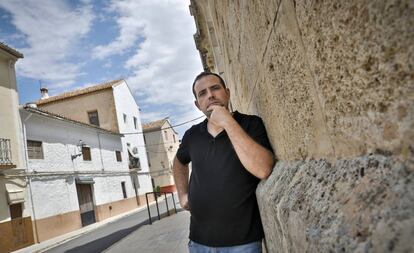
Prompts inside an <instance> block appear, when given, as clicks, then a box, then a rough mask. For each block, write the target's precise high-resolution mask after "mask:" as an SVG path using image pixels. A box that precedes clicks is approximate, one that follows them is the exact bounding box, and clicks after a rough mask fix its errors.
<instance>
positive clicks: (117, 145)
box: [20, 109, 135, 219]
mask: <svg viewBox="0 0 414 253" xmlns="http://www.w3.org/2000/svg"><path fill="white" fill-rule="evenodd" d="M20 113H21V117H22V118H26V117H27V116H28V115H29V114H30V113H29V112H27V111H25V110H24V109H21V111H20ZM24 127H25V129H26V139H27V140H37V141H42V144H43V153H44V159H28V165H29V166H28V170H29V172H37V174H38V175H40V174H42V173H45V172H54V173H66V174H65V175H55V176H47V177H46V176H35V177H32V180H31V190H32V191H31V193H32V198H33V206H34V209H35V210H34V213H35V218H36V219H42V218H46V217H50V216H55V215H58V214H62V213H66V212H70V211H76V210H79V204H78V198H77V192H76V182H75V176H74V173H75V172H87V171H88V172H91V173H90V174H87V175H85V176H92V177H93V178H94V181H95V183H94V184H93V187H92V188H93V193H94V201H95V203H94V204H95V205H102V204H105V203H110V202H114V201H118V200H122V199H123V194H122V188H121V182H122V181H125V186H126V191H127V196H128V198H130V197H133V196H135V191H134V189H133V186H132V183H131V178H130V176H129V168H128V160H127V154H126V149H124V148H123V145H122V141H121V137H120V136H118V135H113V134H107V133H98V130H96V129H94V128H89V127H84V126H79V125H74V124H73V123H70V122H67V121H61V120H57V119H52V118H49V117H45V116H42V115H38V114H32V116H31V117H30V118H29V119H28V120H26V122H25V123H24ZM98 137H99V138H98ZM79 140H82V141H83V142H84V143H85V144H86V145H87V146H90V148H91V156H92V161H83V157H82V156H79V157H76V158H75V159H74V160H73V161H72V159H71V155H72V154H76V153H78V152H79V151H78V150H77V147H76V144H77V143H78V141H79ZM115 150H119V151H121V152H122V162H117V161H116V155H115ZM105 173H107V174H105ZM108 173H112V174H108Z"/></svg>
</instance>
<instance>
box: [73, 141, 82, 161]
mask: <svg viewBox="0 0 414 253" xmlns="http://www.w3.org/2000/svg"><path fill="white" fill-rule="evenodd" d="M76 147H77V148H78V152H79V153H78V154H74V155H72V156H71V157H72V160H73V159H75V158H76V157H78V156H81V155H82V148H83V147H85V143H83V141H82V140H79V142H78V144H76Z"/></svg>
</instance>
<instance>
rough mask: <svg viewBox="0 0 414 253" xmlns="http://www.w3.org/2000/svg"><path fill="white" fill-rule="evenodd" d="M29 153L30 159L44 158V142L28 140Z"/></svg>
mask: <svg viewBox="0 0 414 253" xmlns="http://www.w3.org/2000/svg"><path fill="white" fill-rule="evenodd" d="M27 155H28V157H29V159H44V156H43V147H42V142H41V141H31V140H27Z"/></svg>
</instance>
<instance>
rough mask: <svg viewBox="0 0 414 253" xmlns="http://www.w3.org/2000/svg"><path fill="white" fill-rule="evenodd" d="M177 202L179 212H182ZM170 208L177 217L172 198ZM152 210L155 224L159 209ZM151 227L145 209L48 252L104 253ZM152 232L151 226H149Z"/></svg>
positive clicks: (163, 212) (164, 213) (163, 207)
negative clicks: (131, 235)
mask: <svg viewBox="0 0 414 253" xmlns="http://www.w3.org/2000/svg"><path fill="white" fill-rule="evenodd" d="M175 200H176V201H177V203H176V206H177V211H181V210H182V209H178V208H180V206H179V204H178V200H177V198H176V197H175ZM158 206H159V210H160V215H161V218H165V217H167V211H166V204H165V200H164V197H162V198H159V202H158ZM168 207H169V210H170V215H175V212H174V205H173V202H172V199H171V197H169V198H168ZM150 209H151V217H152V218H151V219H152V221H153V222H155V221H157V220H158V216H157V207H156V205H152V206H151V207H150ZM145 225H149V220H148V211H147V209H146V208H145V209H143V210H141V211H139V212H137V213H134V214H131V215H128V216H126V217H123V218H120V219H119V220H116V221H114V222H111V223H108V224H106V225H103V226H102V227H100V228H98V229H95V230H93V231H91V232H89V233H86V234H84V235H81V236H79V237H77V238H75V239H73V240H70V241H68V242H65V243H63V244H60V245H58V246H56V247H53V248H51V249H49V250H47V251H44V252H48V253H62V252H67V253H75V252H82V253H88V252H91V253H92V252H102V251H104V250H105V249H107V248H109V247H110V246H111V245H113V244H115V243H117V242H119V241H120V240H122V239H123V238H125V237H127V236H128V235H129V234H130V233H132V232H134V231H136V230H138V229H139V228H141V227H142V226H145ZM148 227H149V228H147V229H150V230H151V226H148Z"/></svg>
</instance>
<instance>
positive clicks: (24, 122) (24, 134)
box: [23, 113, 40, 243]
mask: <svg viewBox="0 0 414 253" xmlns="http://www.w3.org/2000/svg"><path fill="white" fill-rule="evenodd" d="M32 115H33V113H30V114H29V115H28V116H27V117H26V118H25V119H24V120H23V145H24V160H25V163H26V173H28V174H29V162H28V160H29V158H28V154H27V138H26V121H27V120H29V119H30V117H32ZM27 178H28V181H27V182H28V185H29V190H30V194H29V195H30V205H31V206H32V213H33V221H34V222H33V225H34V230H35V234H36V241H37V243H39V242H40V241H39V231H38V229H37V219H36V212H35V207H34V201H33V191H32V182H31V180H32V179H31V177H30V176H29V177H27Z"/></svg>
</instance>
